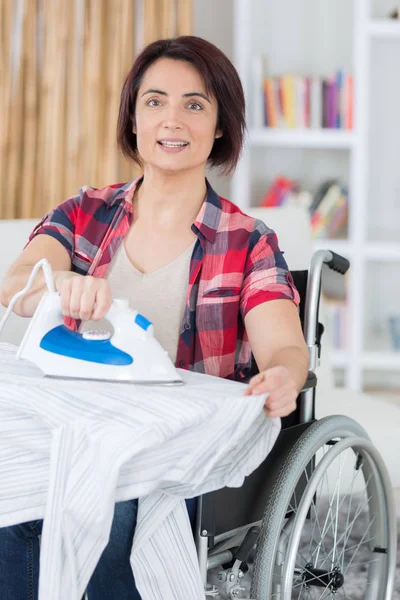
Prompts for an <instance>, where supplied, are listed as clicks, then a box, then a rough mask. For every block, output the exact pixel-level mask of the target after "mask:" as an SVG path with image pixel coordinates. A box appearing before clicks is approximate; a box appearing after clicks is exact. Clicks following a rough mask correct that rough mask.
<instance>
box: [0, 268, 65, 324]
mask: <svg viewBox="0 0 400 600" xmlns="http://www.w3.org/2000/svg"><path fill="white" fill-rule="evenodd" d="M39 269H43V273H44V280H45V282H46V285H47V289H48V291H49V292H55V291H56V288H55V287H54V280H53V271H52V270H51V266H50V263H49V261H48V260H47V258H42V259H41V260H39V262H37V263H36V265H35V266H34V267H33V269H32V273H31V274H30V276H29V279H28V283H27V284H26V286H25V287H24V289H23V290H21V291H20V292H17V293H16V294H15V296H13V298H12V299H11V300H10V303H9V305H8V308H7V310H6V313H5V315H4V317H3V318H2V319H1V321H0V334H1V332H2V331H3V327H4V325H5V322H6V321H7V319H8V317H9V316H10V313H11V312H12V309H13V308H14V304H15V303H16V301H17V300H18V298H21V296H23V295H24V294H26V292H28V291H29V290H30V289H31V287H32V283H33V280H34V279H35V277H36V274H37V272H38V271H39Z"/></svg>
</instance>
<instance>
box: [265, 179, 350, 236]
mask: <svg viewBox="0 0 400 600" xmlns="http://www.w3.org/2000/svg"><path fill="white" fill-rule="evenodd" d="M348 204H349V202H348V189H347V186H346V185H344V184H343V183H341V182H340V181H338V180H336V179H328V180H326V181H323V182H322V183H321V184H320V185H319V187H318V188H317V190H316V192H315V194H311V193H310V192H309V191H307V190H303V189H301V186H300V185H299V184H298V183H297V182H296V181H294V180H292V179H290V178H288V177H284V176H282V175H280V176H279V177H276V178H275V179H274V181H273V182H272V183H271V185H270V186H269V187H268V189H267V190H266V192H265V194H264V197H263V199H262V201H261V206H263V207H277V206H281V207H283V206H289V205H301V206H305V207H306V208H307V209H308V211H309V213H310V223H311V229H312V233H313V236H314V237H315V238H334V237H335V236H337V234H338V233H339V232H341V231H342V230H343V229H344V227H345V226H346V223H347V219H348Z"/></svg>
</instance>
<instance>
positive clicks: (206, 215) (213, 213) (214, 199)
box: [108, 175, 222, 243]
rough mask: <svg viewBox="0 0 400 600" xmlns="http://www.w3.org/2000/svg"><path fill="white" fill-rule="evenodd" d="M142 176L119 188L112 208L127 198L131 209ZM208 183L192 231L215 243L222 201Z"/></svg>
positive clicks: (110, 203)
mask: <svg viewBox="0 0 400 600" xmlns="http://www.w3.org/2000/svg"><path fill="white" fill-rule="evenodd" d="M142 177H143V176H142V175H140V176H139V177H136V178H135V179H132V181H128V183H125V184H124V185H123V186H122V188H119V189H118V190H117V191H116V192H115V194H114V195H113V196H111V197H110V198H109V204H108V205H109V207H110V208H111V207H112V206H114V204H115V203H116V202H119V201H121V200H125V202H126V203H127V204H128V206H129V207H130V209H131V208H132V198H133V194H134V192H135V189H136V186H137V184H138V183H139V181H140V180H141V179H142ZM206 184H207V195H206V198H205V200H204V202H203V204H202V205H201V207H200V210H199V213H198V215H197V217H196V219H195V221H194V223H193V224H192V231H193V233H195V234H196V235H197V236H200V237H202V238H205V239H206V240H208V241H209V242H211V243H213V242H214V240H215V236H216V234H217V231H218V226H219V222H220V219H221V211H222V203H221V199H220V197H219V196H218V194H217V193H216V192H215V191H214V190H213V188H212V187H211V185H210V183H209V181H208V179H206Z"/></svg>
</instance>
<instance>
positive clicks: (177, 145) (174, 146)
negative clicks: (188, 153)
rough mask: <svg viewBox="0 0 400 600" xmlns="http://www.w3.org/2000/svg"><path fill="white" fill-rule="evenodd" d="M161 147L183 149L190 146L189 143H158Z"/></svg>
mask: <svg viewBox="0 0 400 600" xmlns="http://www.w3.org/2000/svg"><path fill="white" fill-rule="evenodd" d="M157 144H160V146H165V147H166V148H183V147H184V146H188V145H189V142H160V141H159V142H157Z"/></svg>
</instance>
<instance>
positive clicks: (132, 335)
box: [0, 259, 184, 385]
mask: <svg viewBox="0 0 400 600" xmlns="http://www.w3.org/2000/svg"><path fill="white" fill-rule="evenodd" d="M39 263H40V264H39ZM39 263H37V265H35V267H36V266H37V267H38V268H39V267H42V268H43V270H44V273H45V280H46V283H47V288H48V291H47V292H45V293H44V294H43V296H42V298H41V300H40V302H39V305H38V307H37V309H36V311H35V313H34V315H33V317H32V320H31V322H30V324H29V327H28V329H27V331H26V333H25V335H24V337H23V339H22V342H21V344H20V346H19V348H18V351H17V358H19V359H25V360H28V361H30V362H32V363H34V364H35V365H37V366H38V367H39V368H40V369H41V370H42V371H43V373H44V374H45V375H47V376H51V377H67V378H74V379H96V380H102V381H120V382H132V383H140V384H152V385H182V384H183V383H184V381H183V379H182V377H181V376H180V375H179V373H178V371H177V370H176V369H175V366H174V364H173V363H172V361H171V359H170V358H169V356H168V353H167V351H166V350H164V349H163V348H162V346H161V344H160V343H159V342H158V341H157V340H156V338H155V337H154V329H153V325H152V323H151V322H150V321H149V320H148V319H146V317H145V316H143V315H141V314H140V313H138V311H136V310H133V309H131V308H129V305H128V300H126V299H124V298H114V299H113V302H112V304H111V307H110V309H109V311H108V313H107V315H106V317H105V318H106V319H107V320H108V321H109V322H110V323H111V325H112V326H113V329H114V332H113V333H112V334H111V333H109V332H99V331H86V332H84V333H83V334H82V333H79V332H75V331H71V330H70V329H68V328H67V327H66V326H65V325H64V321H63V314H62V311H61V303H60V294H59V293H58V292H57V291H56V290H55V288H54V283H53V277H52V272H51V267H50V265H49V263H48V262H47V260H46V259H42V261H39ZM35 272H37V269H36V271H35ZM32 275H33V273H32ZM32 279H33V277H32ZM30 281H31V280H30ZM29 287H30V285H29V282H28V284H27V286H26V288H25V289H24V290H22V291H21V292H19V294H17V295H16V296H15V297H14V298H13V300H12V301H11V303H10V306H9V309H10V308H12V304H13V303H14V301H15V299H16V297H17V296H18V297H19V296H20V295H22V294H23V293H25V292H26V291H27V290H28V289H29ZM3 324H4V323H3ZM0 330H1V327H0Z"/></svg>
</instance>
